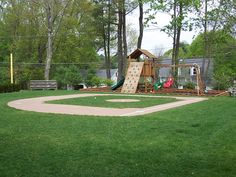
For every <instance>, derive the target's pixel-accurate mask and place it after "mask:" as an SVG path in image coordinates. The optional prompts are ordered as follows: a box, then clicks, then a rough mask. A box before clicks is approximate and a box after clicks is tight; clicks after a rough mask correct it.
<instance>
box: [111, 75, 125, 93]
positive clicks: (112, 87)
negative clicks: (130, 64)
mask: <svg viewBox="0 0 236 177" xmlns="http://www.w3.org/2000/svg"><path fill="white" fill-rule="evenodd" d="M124 82H125V78H124V77H123V78H122V79H121V80H119V81H118V82H117V83H116V84H114V85H112V86H111V90H116V89H118V88H119V87H120V86H122V85H123V84H124Z"/></svg>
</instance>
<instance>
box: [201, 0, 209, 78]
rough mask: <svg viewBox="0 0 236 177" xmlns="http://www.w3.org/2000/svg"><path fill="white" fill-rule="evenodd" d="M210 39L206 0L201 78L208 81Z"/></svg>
mask: <svg viewBox="0 0 236 177" xmlns="http://www.w3.org/2000/svg"><path fill="white" fill-rule="evenodd" d="M207 45H208V39H207V0H205V18H204V54H205V55H204V58H203V61H202V68H201V70H200V73H201V79H202V80H203V81H204V82H206V72H207V71H206V70H205V67H206V58H207V57H208V46H207Z"/></svg>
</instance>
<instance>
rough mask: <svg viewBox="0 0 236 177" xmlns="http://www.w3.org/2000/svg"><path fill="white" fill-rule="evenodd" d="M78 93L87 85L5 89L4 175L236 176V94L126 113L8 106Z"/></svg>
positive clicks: (0, 114) (0, 165) (0, 169)
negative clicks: (84, 113)
mask: <svg viewBox="0 0 236 177" xmlns="http://www.w3.org/2000/svg"><path fill="white" fill-rule="evenodd" d="M74 93H79V92H78V91H70V92H69V91H23V92H18V93H8V94H0V176H1V177H12V176H24V177H39V176H43V177H48V176H57V177H58V176H59V177H60V176H66V177H70V176H76V177H77V176H79V177H189V176H196V177H234V176H236V148H235V147H236V136H235V135H236V99H235V98H231V97H215V98H210V99H209V100H208V101H203V102H199V103H195V104H191V105H186V106H183V107H179V108H175V109H170V110H166V111H162V112H157V113H152V114H147V115H144V116H137V117H120V118H117V117H115V118H113V117H95V116H75V115H57V114H47V113H35V112H27V111H21V110H15V109H13V108H10V107H8V106H7V102H9V101H11V100H15V99H21V98H28V97H36V96H49V95H64V94H74ZM138 99H139V98H138ZM64 101H65V100H64ZM165 101H166V100H165ZM169 101H171V100H169ZM172 101H173V100H172ZM121 104H123V103H121ZM160 104H161V103H160Z"/></svg>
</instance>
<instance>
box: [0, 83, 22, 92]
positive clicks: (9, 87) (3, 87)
mask: <svg viewBox="0 0 236 177" xmlns="http://www.w3.org/2000/svg"><path fill="white" fill-rule="evenodd" d="M21 89H23V86H22V85H21V84H10V83H8V84H0V93H7V92H17V91H20V90H21Z"/></svg>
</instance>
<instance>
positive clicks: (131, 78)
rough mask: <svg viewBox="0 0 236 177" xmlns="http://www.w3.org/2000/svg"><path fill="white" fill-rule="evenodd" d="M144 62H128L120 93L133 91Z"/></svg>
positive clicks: (136, 85)
mask: <svg viewBox="0 0 236 177" xmlns="http://www.w3.org/2000/svg"><path fill="white" fill-rule="evenodd" d="M143 64H144V62H130V64H129V68H128V70H127V74H126V77H125V82H124V84H123V87H122V89H121V93H135V92H136V90H137V87H138V81H139V78H140V74H141V72H142V69H143Z"/></svg>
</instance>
